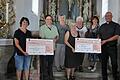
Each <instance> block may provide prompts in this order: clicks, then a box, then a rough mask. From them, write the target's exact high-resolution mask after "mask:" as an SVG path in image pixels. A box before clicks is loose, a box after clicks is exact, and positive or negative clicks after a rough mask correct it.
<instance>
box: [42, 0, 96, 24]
mask: <svg viewBox="0 0 120 80" xmlns="http://www.w3.org/2000/svg"><path fill="white" fill-rule="evenodd" d="M94 1H95V0H43V13H42V14H41V16H40V25H42V23H44V15H47V14H50V15H52V16H53V21H54V23H56V22H57V21H58V15H61V14H62V15H65V16H66V20H67V22H66V23H67V24H68V25H69V23H71V21H72V22H75V20H76V17H77V16H82V17H83V18H84V24H85V25H87V24H88V22H89V19H90V18H91V17H92V15H96V14H93V13H92V12H93V9H92V6H93V5H94V4H93V2H94ZM94 11H95V10H94ZM69 21H70V22H69Z"/></svg>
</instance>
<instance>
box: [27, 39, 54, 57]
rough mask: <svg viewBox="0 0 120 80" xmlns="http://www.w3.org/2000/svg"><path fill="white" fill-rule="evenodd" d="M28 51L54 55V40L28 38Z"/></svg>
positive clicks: (30, 53)
mask: <svg viewBox="0 0 120 80" xmlns="http://www.w3.org/2000/svg"><path fill="white" fill-rule="evenodd" d="M26 52H27V53H28V55H54V49H53V40H50V39H26Z"/></svg>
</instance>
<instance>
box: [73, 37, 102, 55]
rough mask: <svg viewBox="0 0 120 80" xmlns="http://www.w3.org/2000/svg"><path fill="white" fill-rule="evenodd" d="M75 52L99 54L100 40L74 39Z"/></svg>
mask: <svg viewBox="0 0 120 80" xmlns="http://www.w3.org/2000/svg"><path fill="white" fill-rule="evenodd" d="M75 52H82V53H101V39H93V38H76V39H75Z"/></svg>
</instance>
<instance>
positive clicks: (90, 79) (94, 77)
mask: <svg viewBox="0 0 120 80" xmlns="http://www.w3.org/2000/svg"><path fill="white" fill-rule="evenodd" d="M99 66H100V65H98V67H97V70H96V71H95V72H91V71H89V70H88V69H87V67H84V72H76V73H75V76H76V80H101V69H100V67H99ZM64 72H65V71H61V72H57V71H55V70H54V77H55V80H66V79H65V77H64ZM0 80H16V77H15V76H13V77H12V76H11V77H9V78H7V77H6V76H5V75H4V74H0ZM31 80H39V79H37V78H36V79H35V78H34V79H31ZM109 80H113V79H112V77H111V73H110V72H109Z"/></svg>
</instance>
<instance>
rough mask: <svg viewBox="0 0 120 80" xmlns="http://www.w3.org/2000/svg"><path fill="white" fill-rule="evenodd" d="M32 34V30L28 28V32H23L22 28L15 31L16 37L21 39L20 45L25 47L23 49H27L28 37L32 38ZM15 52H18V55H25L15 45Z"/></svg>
mask: <svg viewBox="0 0 120 80" xmlns="http://www.w3.org/2000/svg"><path fill="white" fill-rule="evenodd" d="M31 37H32V34H31V31H29V30H27V32H26V33H24V32H22V31H21V30H20V29H18V30H16V31H15V33H14V38H16V39H17V40H18V41H19V45H20V47H21V48H22V49H23V51H26V38H31ZM15 52H17V54H18V55H21V56H24V54H23V53H22V52H21V51H20V50H19V49H18V48H17V47H16V46H15Z"/></svg>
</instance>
